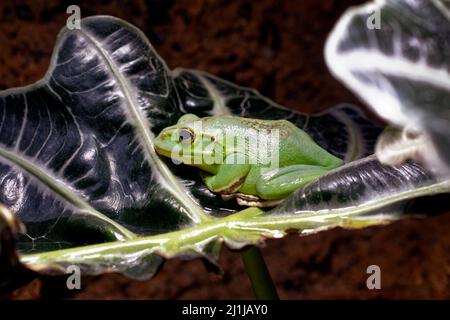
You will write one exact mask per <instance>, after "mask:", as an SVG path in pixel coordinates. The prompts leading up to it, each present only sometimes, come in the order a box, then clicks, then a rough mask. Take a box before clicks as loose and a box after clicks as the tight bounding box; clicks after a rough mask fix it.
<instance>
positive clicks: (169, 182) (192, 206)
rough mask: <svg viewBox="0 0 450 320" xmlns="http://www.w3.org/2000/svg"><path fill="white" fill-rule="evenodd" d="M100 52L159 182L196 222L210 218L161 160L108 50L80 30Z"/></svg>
mask: <svg viewBox="0 0 450 320" xmlns="http://www.w3.org/2000/svg"><path fill="white" fill-rule="evenodd" d="M78 32H80V33H81V34H82V35H83V36H84V37H85V38H86V39H87V40H88V41H89V42H90V43H91V44H92V45H93V46H94V47H95V48H96V49H97V51H98V52H99V53H100V55H101V57H102V58H103V60H104V62H105V64H106V65H107V66H108V68H109V70H110V72H111V73H112V75H113V76H114V78H115V79H116V80H117V84H118V85H119V87H120V90H121V91H122V92H123V94H124V98H125V99H124V100H125V102H126V103H125V105H126V107H127V111H128V113H129V115H128V116H129V117H131V119H132V120H133V121H132V124H133V126H134V129H135V132H136V134H137V136H138V137H140V138H141V139H142V141H141V146H142V147H143V149H144V152H145V154H146V158H147V160H148V161H149V162H150V163H151V164H153V165H154V166H155V167H156V168H157V170H156V171H157V173H158V174H159V177H158V178H159V179H158V180H159V183H160V184H161V185H163V186H164V187H166V188H167V189H168V190H169V191H170V193H171V194H172V195H174V196H175V198H177V200H178V201H179V203H180V205H181V206H182V207H183V208H184V209H185V210H186V213H187V215H188V216H189V218H190V219H191V220H192V221H193V222H194V223H200V222H202V221H207V220H210V219H211V217H210V216H209V215H207V214H206V213H205V211H204V210H203V209H202V208H201V207H199V206H198V205H197V204H196V203H195V202H194V200H193V199H192V198H191V197H190V196H189V195H188V192H187V190H185V189H184V187H183V186H181V185H180V184H179V182H178V181H177V178H176V177H175V176H174V175H173V174H172V172H171V171H170V169H169V168H168V167H167V166H166V164H165V163H164V162H163V161H161V159H160V158H159V156H158V155H157V153H156V151H155V149H154V144H153V137H154V136H153V133H152V132H151V131H150V124H149V123H148V121H147V120H146V118H145V116H144V115H143V114H142V112H141V110H140V109H139V107H137V103H136V101H135V99H134V98H133V95H132V89H131V88H130V85H129V84H128V81H127V80H126V79H125V78H124V77H123V76H122V74H121V73H120V72H118V71H117V70H118V68H117V66H116V64H115V63H114V61H113V60H112V59H111V58H110V56H109V54H108V52H106V51H105V50H104V49H103V48H102V47H101V44H100V43H99V42H98V41H97V40H96V39H95V38H94V36H92V35H91V34H89V33H88V32H87V31H86V30H83V29H80V30H78Z"/></svg>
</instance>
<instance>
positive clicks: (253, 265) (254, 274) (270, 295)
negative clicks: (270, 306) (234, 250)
mask: <svg viewBox="0 0 450 320" xmlns="http://www.w3.org/2000/svg"><path fill="white" fill-rule="evenodd" d="M241 257H242V260H243V261H244V265H245V271H246V272H247V275H248V277H249V278H250V282H251V284H252V287H253V291H254V293H255V296H256V299H258V300H278V299H279V297H278V293H277V289H276V288H275V285H274V284H273V281H272V277H271V276H270V273H269V270H268V269H267V266H266V263H265V261H264V257H263V256H262V254H261V251H260V250H259V249H258V248H257V247H255V246H250V247H248V248H246V249H244V250H243V251H242V252H241Z"/></svg>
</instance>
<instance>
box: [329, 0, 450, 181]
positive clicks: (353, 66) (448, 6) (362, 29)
mask: <svg viewBox="0 0 450 320" xmlns="http://www.w3.org/2000/svg"><path fill="white" fill-rule="evenodd" d="M376 20H378V21H376ZM373 22H377V23H378V26H377V23H373ZM373 27H375V28H373ZM377 27H379V28H377ZM449 39H450V2H449V1H445V0H433V1H429V0H415V1H411V0H383V1H381V0H380V1H372V2H368V3H367V4H366V5H363V6H360V7H356V8H352V9H350V10H348V11H347V12H346V13H345V14H344V15H343V16H342V17H341V19H340V20H339V22H338V23H337V25H336V26H335V28H334V30H333V32H332V33H331V35H330V37H329V39H328V41H327V45H326V50H325V53H326V54H325V55H326V60H327V64H328V67H329V68H330V70H331V71H332V72H333V73H334V74H335V76H336V77H337V78H339V79H340V80H341V81H342V82H343V83H344V84H346V85H347V86H348V87H349V88H350V89H351V90H353V91H354V92H355V94H357V95H358V96H359V97H361V99H362V100H364V101H365V102H366V103H367V104H368V105H369V106H370V107H372V108H373V109H374V110H375V111H376V112H377V113H378V114H379V115H380V116H382V117H383V118H384V119H386V120H387V121H389V122H391V123H393V124H394V125H397V126H400V127H402V128H405V130H413V131H417V130H419V131H422V132H423V133H422V135H423V139H424V140H423V141H424V142H425V143H422V144H421V145H416V149H415V152H414V158H415V159H416V160H419V161H423V162H424V163H425V164H427V165H428V167H429V168H430V169H432V170H435V171H436V172H439V173H440V174H445V175H449V174H450V107H449V104H448V101H449V99H450V74H449V70H450V65H449V61H450V40H449ZM410 142H411V141H406V140H401V139H400V140H398V141H397V142H396V143H395V144H393V145H392V144H390V145H384V146H383V148H381V147H380V148H379V150H378V151H379V155H380V158H384V159H388V158H389V156H385V155H384V153H388V154H389V153H392V152H396V153H397V157H398V156H399V154H398V152H399V151H400V149H404V151H405V154H404V156H403V157H404V158H405V157H410V156H411V154H408V153H411V144H410ZM401 143H405V144H407V145H408V146H407V147H405V148H399V145H400V144H401ZM391 146H392V147H393V148H394V150H392V149H391V148H390V147H391ZM387 161H389V160H387Z"/></svg>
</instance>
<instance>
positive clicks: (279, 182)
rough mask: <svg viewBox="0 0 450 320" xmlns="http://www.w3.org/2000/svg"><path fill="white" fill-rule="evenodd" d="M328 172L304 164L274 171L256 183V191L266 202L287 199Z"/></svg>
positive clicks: (322, 168) (321, 168) (264, 175)
mask: <svg viewBox="0 0 450 320" xmlns="http://www.w3.org/2000/svg"><path fill="white" fill-rule="evenodd" d="M328 171H329V169H327V168H324V167H320V166H312V165H303V164H296V165H291V166H287V167H282V168H280V169H274V170H271V171H269V172H266V173H265V174H263V175H261V177H260V178H259V179H258V181H257V182H256V191H257V192H258V195H259V196H260V197H261V198H262V199H265V200H275V199H281V198H285V197H287V196H288V195H289V194H290V193H292V192H293V191H295V190H297V189H298V188H300V187H302V186H304V185H305V184H307V183H309V182H311V181H314V180H316V179H317V178H319V177H321V176H323V175H324V174H326V173H327V172H328Z"/></svg>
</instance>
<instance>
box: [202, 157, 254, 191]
mask: <svg viewBox="0 0 450 320" xmlns="http://www.w3.org/2000/svg"><path fill="white" fill-rule="evenodd" d="M249 171H250V164H249V162H248V158H247V156H245V155H243V154H239V153H232V154H230V155H228V156H227V157H226V158H225V161H224V163H223V164H221V165H220V167H219V169H218V171H217V173H216V174H214V175H209V174H203V175H202V178H203V181H204V182H205V184H206V186H207V187H208V189H209V190H211V191H213V192H217V193H224V194H230V193H233V192H235V191H236V190H237V189H239V187H240V186H241V185H242V183H243V182H244V180H245V178H246V177H247V174H248V173H249Z"/></svg>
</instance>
